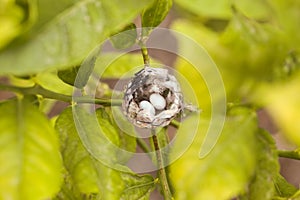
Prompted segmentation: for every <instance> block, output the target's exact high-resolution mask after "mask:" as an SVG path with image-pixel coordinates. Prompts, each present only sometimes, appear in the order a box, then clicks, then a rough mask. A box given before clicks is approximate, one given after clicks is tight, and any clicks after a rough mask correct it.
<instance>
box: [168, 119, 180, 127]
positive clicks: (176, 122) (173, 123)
mask: <svg viewBox="0 0 300 200" xmlns="http://www.w3.org/2000/svg"><path fill="white" fill-rule="evenodd" d="M170 125H171V126H173V127H174V128H179V126H180V122H179V121H177V120H175V119H174V120H172V121H171V123H170Z"/></svg>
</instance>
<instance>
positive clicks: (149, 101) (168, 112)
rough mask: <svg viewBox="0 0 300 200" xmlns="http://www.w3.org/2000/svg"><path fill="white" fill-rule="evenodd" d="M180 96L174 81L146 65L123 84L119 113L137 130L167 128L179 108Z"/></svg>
mask: <svg viewBox="0 0 300 200" xmlns="http://www.w3.org/2000/svg"><path fill="white" fill-rule="evenodd" d="M183 107H184V106H183V96H182V93H181V89H180V86H179V83H178V81H177V80H176V78H175V77H174V76H173V75H171V74H169V73H168V70H166V69H162V68H152V67H149V66H146V67H145V68H144V69H142V70H141V71H139V72H137V73H136V74H135V76H134V78H133V79H132V80H131V81H130V82H129V83H128V84H127V86H126V89H125V95H124V101H123V104H122V108H123V112H124V114H125V115H126V117H127V118H128V120H129V121H130V122H131V123H133V124H134V125H135V126H138V127H141V128H149V129H152V128H155V127H163V126H167V125H168V124H169V123H170V122H171V120H172V119H173V118H174V117H176V116H177V115H178V114H179V113H181V111H182V109H183Z"/></svg>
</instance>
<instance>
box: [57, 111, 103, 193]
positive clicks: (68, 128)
mask: <svg viewBox="0 0 300 200" xmlns="http://www.w3.org/2000/svg"><path fill="white" fill-rule="evenodd" d="M55 128H56V130H57V132H58V133H59V136H60V141H61V152H62V157H63V160H64V165H65V167H66V169H67V171H68V174H70V175H69V176H70V177H71V181H72V182H73V185H74V186H73V187H74V191H79V193H83V194H90V193H98V192H99V190H98V185H97V174H96V172H95V170H94V166H93V162H92V159H91V158H90V157H89V153H88V152H87V151H86V149H85V148H84V146H83V145H82V144H81V141H80V138H79V136H78V134H77V131H76V127H75V124H74V120H73V114H72V109H71V108H68V109H66V110H64V111H63V112H62V113H61V114H60V115H59V117H58V119H57V120H56V123H55Z"/></svg>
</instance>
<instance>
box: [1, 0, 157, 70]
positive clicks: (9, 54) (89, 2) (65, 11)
mask: <svg viewBox="0 0 300 200" xmlns="http://www.w3.org/2000/svg"><path fill="white" fill-rule="evenodd" d="M58 2H60V1H57V3H58ZM51 3H53V4H55V2H51ZM151 3H152V1H147V0H142V1H141V0H124V1H122V2H121V3H120V2H119V1H118V0H104V1H100V0H83V1H76V3H74V2H73V3H71V2H69V1H68V5H69V6H68V7H65V8H60V9H56V10H54V11H53V12H54V13H55V14H54V15H52V14H49V16H48V20H45V21H44V24H43V25H42V26H41V29H39V31H37V32H36V33H34V34H31V35H29V36H27V37H26V38H24V40H25V41H24V42H23V43H22V44H19V45H15V46H12V47H10V48H8V49H6V50H5V51H3V52H1V53H0V63H1V70H0V73H1V74H3V73H13V74H18V75H21V74H23V75H24V74H30V73H37V72H41V71H43V70H45V69H49V68H56V69H65V68H67V67H69V66H76V65H78V64H79V63H80V62H81V61H82V60H83V59H84V58H85V57H86V56H87V55H88V54H89V53H90V51H91V50H93V49H94V48H95V47H96V46H97V45H99V43H100V42H101V41H103V40H104V39H105V38H106V37H107V36H108V35H110V34H111V33H114V32H116V31H117V30H119V29H120V27H122V26H124V25H125V24H128V23H129V22H131V20H133V18H134V17H135V16H136V15H137V14H138V13H140V12H141V11H142V10H143V9H144V8H145V7H146V6H148V5H149V4H151ZM44 9H46V10H47V12H51V11H52V10H50V9H49V8H44ZM58 10H59V12H58ZM39 12H40V13H43V12H46V11H45V10H39ZM12 66H13V67H12Z"/></svg>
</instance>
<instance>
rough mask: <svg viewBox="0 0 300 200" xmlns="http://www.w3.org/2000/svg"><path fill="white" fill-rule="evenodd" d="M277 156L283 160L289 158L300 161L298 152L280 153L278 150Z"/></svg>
mask: <svg viewBox="0 0 300 200" xmlns="http://www.w3.org/2000/svg"><path fill="white" fill-rule="evenodd" d="M277 152H278V156H279V157H283V158H291V159H295V160H300V152H299V151H297V150H294V151H282V150H278V151H277Z"/></svg>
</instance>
